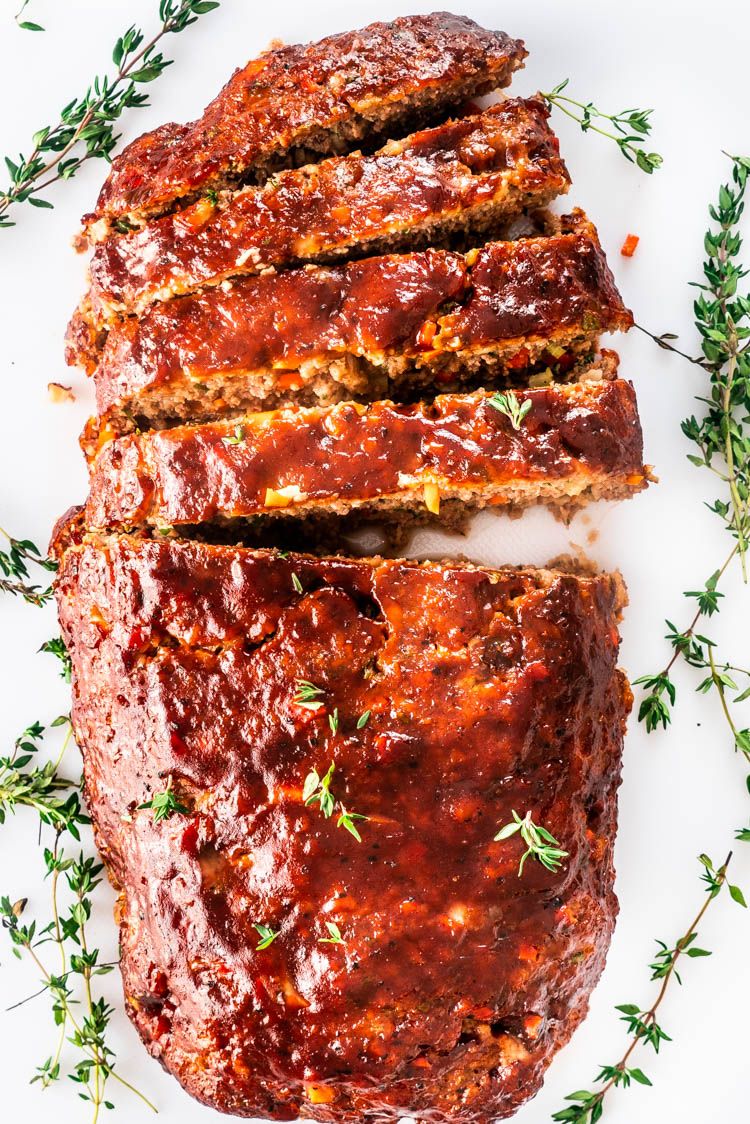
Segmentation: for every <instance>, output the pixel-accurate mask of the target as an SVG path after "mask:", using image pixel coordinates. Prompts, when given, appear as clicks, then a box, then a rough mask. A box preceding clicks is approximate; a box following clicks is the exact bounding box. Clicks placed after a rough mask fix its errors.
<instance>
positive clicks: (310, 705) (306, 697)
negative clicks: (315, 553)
mask: <svg viewBox="0 0 750 1124" xmlns="http://www.w3.org/2000/svg"><path fill="white" fill-rule="evenodd" d="M293 576H295V577H296V575H293ZM324 694H325V691H324V690H323V688H322V687H316V686H315V684H314V683H311V682H310V680H309V679H298V680H297V691H296V693H295V695H294V701H295V702H296V703H297V704H298V705H299V706H303V707H306V709H307V710H320V708H321V707H322V706H323V703H322V702H321V701H320V696H321V695H324Z"/></svg>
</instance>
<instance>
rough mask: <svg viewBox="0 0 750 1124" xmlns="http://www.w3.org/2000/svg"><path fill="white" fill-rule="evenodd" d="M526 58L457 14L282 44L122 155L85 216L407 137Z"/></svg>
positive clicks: (132, 221)
mask: <svg viewBox="0 0 750 1124" xmlns="http://www.w3.org/2000/svg"><path fill="white" fill-rule="evenodd" d="M525 56H526V51H525V50H524V47H523V44H522V43H520V42H518V41H517V40H515V39H510V38H509V37H508V36H507V35H504V34H503V33H502V32H499V31H485V29H484V28H481V27H479V26H478V25H477V24H476V23H474V21H473V20H470V19H467V18H466V17H465V16H455V15H452V14H450V13H449V12H435V13H433V14H431V15H418V16H405V17H403V18H400V19H396V20H394V21H393V23H373V24H370V26H369V27H366V28H364V29H362V30H361V31H350V32H345V33H343V34H340V35H331V36H329V38H327V39H322V40H321V41H320V42H318V43H312V44H309V45H308V46H299V45H294V46H282V47H275V48H273V49H272V50H269V51H267V52H266V53H265V54H263V55H261V56H260V58H257V59H253V60H252V61H251V62H249V63H248V64H247V65H246V66H245V67H243V68H241V69H239V70H236V71H235V73H234V74H233V75H232V77H231V78H230V79H229V82H228V83H227V84H226V86H225V87H224V89H223V90H222V91H221V93H220V94H219V95H218V97H216V98H215V99H214V100H213V101H212V102H211V104H210V105H209V106H208V107H207V108H206V110H205V112H204V113H203V116H202V117H200V118H199V119H198V120H197V121H193V122H191V123H190V124H188V125H177V124H175V123H171V124H167V125H162V126H161V127H160V128H158V129H155V130H154V131H153V132H151V133H146V134H145V135H144V136H142V137H139V138H138V139H137V140H135V141H133V142H132V144H130V145H128V147H127V148H126V149H125V151H124V152H123V153H122V154H121V155H120V156H117V157H116V158H115V160H114V161H113V164H112V171H111V172H110V175H109V177H108V179H107V181H106V182H105V184H104V187H103V188H102V190H101V193H100V195H99V199H98V201H97V205H96V209H95V210H94V212H93V213H92V214H89V215H86V216H84V224H85V227H86V229H87V230H88V234H89V237H91V238H93V239H99V238H102V237H106V236H107V235H108V234H110V233H112V231H113V230H118V229H119V230H122V229H125V230H127V229H128V228H129V227H131V226H133V225H139V224H141V223H142V222H143V221H145V220H146V219H148V218H149V217H151V216H153V215H158V214H163V213H164V212H165V211H169V210H171V209H172V208H174V207H175V206H178V205H180V204H183V203H185V202H190V201H192V200H193V199H194V198H195V197H196V196H197V195H199V194H201V193H205V191H206V190H208V189H216V188H221V187H225V186H227V185H236V184H238V183H240V182H242V181H249V182H253V181H255V182H257V181H259V180H262V179H263V178H265V177H266V176H267V175H269V174H270V173H271V172H273V171H275V170H276V169H277V168H279V167H289V166H294V165H295V164H299V163H304V162H305V160H306V159H307V158H308V157H309V156H311V155H313V154H318V155H324V156H328V155H332V154H334V153H338V152H344V151H346V150H347V149H350V148H352V147H355V146H356V145H357V144H360V143H362V142H363V141H366V142H368V143H370V144H372V143H373V142H377V141H378V140H379V139H380V140H382V138H384V137H387V136H394V135H395V136H398V135H399V134H400V135H402V136H403V135H404V133H405V132H408V131H410V128H412V127H413V126H414V125H415V124H416V123H419V122H423V121H427V122H430V121H434V120H439V119H440V118H441V117H444V116H445V115H446V114H449V113H450V111H451V110H452V109H453V108H455V107H456V106H459V105H460V104H461V103H462V102H463V101H465V99H467V98H471V97H474V96H475V95H477V94H483V93H488V92H489V91H491V90H495V89H498V88H499V87H503V86H507V84H508V83H509V82H510V79H511V76H512V74H513V72H514V71H515V70H517V69H518V68H519V67H520V66H522V65H523V60H524V58H525Z"/></svg>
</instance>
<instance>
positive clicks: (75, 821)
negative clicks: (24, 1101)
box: [0, 716, 155, 1124]
mask: <svg viewBox="0 0 750 1124" xmlns="http://www.w3.org/2000/svg"><path fill="white" fill-rule="evenodd" d="M63 725H67V730H66V734H65V738H64V740H63V743H62V747H61V749H60V751H59V753H58V756H57V758H56V760H54V761H51V762H48V763H47V764H45V765H43V766H41V767H39V766H34V767H33V768H29V766H30V765H31V764H32V762H33V760H34V758H35V755H36V754H37V752H38V751H39V749H40V748H41V745H42V740H43V738H44V734H45V729H44V727H43V726H42V724H41V723H40V722H34V723H32V725H31V726H29V727H28V729H27V730H25V731H24V732H23V734H21V736H20V737H19V738H18V739H17V741H16V744H15V747H14V750H13V753H12V754H11V755H10V756H9V757H5V758H2V759H0V823H3V822H4V821H5V818H6V814H7V813H8V812H11V813H14V812H16V811H17V810H18V808H20V807H27V808H31V809H33V810H34V811H35V812H36V813H37V815H38V816H39V819H40V822H41V823H42V824H47V825H49V826H50V827H51V828H52V829H53V831H54V841H53V844H52V846H51V847H46V848H45V850H44V863H45V869H46V877H47V878H49V880H50V884H51V903H52V920H51V921H50V922H48V924H47V925H45V926H44V927H40V926H39V925H38V924H37V922H36V921H35V920H32V921H30V922H29V923H28V924H27V923H25V921H24V920H23V917H24V913H25V909H26V900H25V899H21V900H20V901H17V902H11V900H10V898H8V897H7V896H6V897H3V898H0V921H1V922H2V926H3V928H4V929H5V930H6V931H7V934H8V936H9V938H10V941H11V943H12V945H13V952H14V954H15V955H16V956H17V957H19V958H20V957H23V956H24V955H28V956H29V957H30V959H31V960H32V962H33V963H34V965H35V966H36V968H37V970H38V971H39V973H40V975H41V982H42V988H41V992H38V993H37V994H44V993H46V994H48V995H49V997H50V998H51V1000H52V1013H53V1017H54V1021H55V1025H56V1026H57V1028H58V1034H57V1044H56V1048H55V1050H54V1052H53V1053H52V1054H50V1056H49V1057H47V1058H46V1060H45V1061H44V1062H43V1063H42V1064H41V1065H40V1066H38V1067H37V1072H36V1074H35V1076H34V1077H33V1078H32V1082H39V1083H40V1084H41V1085H42V1086H43V1087H46V1086H48V1085H50V1084H52V1083H53V1082H54V1081H57V1080H59V1078H60V1077H61V1073H62V1055H63V1050H64V1047H65V1044H66V1042H67V1043H69V1044H70V1045H72V1046H73V1047H74V1048H75V1049H76V1051H77V1057H76V1058H75V1060H74V1061H73V1064H72V1068H71V1070H70V1073H69V1076H70V1077H71V1079H72V1080H73V1081H74V1082H76V1084H78V1086H79V1087H80V1092H79V1096H81V1097H82V1099H83V1100H86V1101H89V1102H90V1103H91V1105H92V1108H93V1121H92V1124H96V1121H97V1120H98V1118H99V1112H100V1109H101V1107H102V1106H104V1107H106V1108H111V1107H112V1102H111V1101H110V1100H109V1099H107V1097H106V1095H105V1088H106V1086H107V1083H108V1082H109V1081H110V1080H114V1081H116V1082H118V1083H119V1084H120V1085H122V1086H124V1087H125V1088H127V1089H129V1090H131V1091H132V1092H133V1093H134V1094H135V1095H136V1096H138V1097H140V1098H141V1099H142V1100H143V1101H144V1102H145V1103H146V1104H147V1105H149V1107H151V1108H154V1106H153V1105H152V1104H151V1102H150V1101H148V1100H147V1099H146V1098H145V1097H144V1096H143V1094H142V1093H140V1092H139V1091H138V1090H137V1089H135V1088H134V1086H132V1085H131V1084H130V1082H128V1081H126V1080H125V1079H124V1078H123V1077H121V1076H120V1074H119V1073H118V1072H117V1071H116V1069H115V1056H114V1053H113V1051H112V1049H111V1048H110V1046H109V1045H108V1042H107V1037H106V1032H107V1028H108V1024H109V1020H110V1017H111V1015H112V1008H111V1007H110V1006H109V1005H108V1004H107V1003H106V1002H105V1001H104V999H103V998H100V997H99V998H97V997H96V996H95V995H94V990H93V980H94V978H95V977H97V976H100V975H104V974H106V973H107V972H109V971H111V969H112V967H113V965H111V964H105V963H101V962H100V954H99V950H98V949H96V948H93V947H91V945H90V943H89V938H88V931H87V925H88V922H89V920H90V918H91V911H92V898H91V895H92V894H93V892H94V891H95V890H96V888H97V886H98V885H99V883H100V882H101V877H100V875H101V872H102V866H101V864H99V863H97V862H96V860H95V859H93V858H86V857H84V855H83V854H80V855H79V856H78V858H73V857H68V856H66V854H65V852H64V850H63V847H62V845H61V841H62V839H63V837H64V836H65V835H66V833H67V834H69V835H70V836H71V837H72V838H73V839H75V840H77V841H80V828H81V826H82V825H84V824H88V823H89V822H90V820H89V818H88V816H87V815H86V814H85V812H84V810H83V808H82V806H81V802H80V797H79V792H80V781H70V780H67V779H65V778H63V777H61V776H60V774H59V772H58V770H59V768H60V765H61V763H62V758H63V755H64V753H65V750H66V747H67V745H68V743H69V741H70V738H71V736H72V727H71V725H70V720H69V718H68V717H67V716H62V717H60V718H57V719H55V721H54V722H53V723H51V728H54V727H60V726H63ZM63 882H64V883H65V884H66V885H67V888H68V891H69V900H68V902H67V904H65V903H64V902H63V901H62V899H61V896H60V891H61V889H62V884H63ZM44 945H52V946H54V947H55V949H56V952H57V955H58V956H59V968H58V969H51V968H50V967H49V965H48V964H47V963H46V962H45V960H44V959H43V953H42V946H44ZM77 984H78V985H79V986H76V985H77ZM81 1005H82V1009H80V1010H79V1008H81ZM154 1111H155V1110H154Z"/></svg>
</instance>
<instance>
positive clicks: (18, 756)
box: [0, 715, 90, 840]
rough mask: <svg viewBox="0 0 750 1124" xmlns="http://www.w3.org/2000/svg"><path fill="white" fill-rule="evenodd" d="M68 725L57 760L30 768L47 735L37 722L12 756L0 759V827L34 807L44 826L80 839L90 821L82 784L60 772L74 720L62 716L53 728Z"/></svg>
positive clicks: (16, 744)
mask: <svg viewBox="0 0 750 1124" xmlns="http://www.w3.org/2000/svg"><path fill="white" fill-rule="evenodd" d="M65 725H67V731H66V733H65V738H64V740H63V743H62V748H61V750H60V753H59V754H58V757H57V760H55V761H48V762H46V763H45V764H44V765H36V764H33V767H32V768H29V766H30V765H32V763H33V762H34V761H35V759H36V755H37V754H38V752H39V750H40V748H41V746H42V742H43V739H44V735H45V728H44V726H42V725H41V723H40V722H33V723H32V724H31V726H29V727H28V728H27V729H26V730H24V732H23V733H22V734H21V735H20V737H18V738H17V739H16V742H15V745H14V747H13V751H12V753H11V754H10V755H8V756H6V757H0V824H3V823H5V820H6V818H7V816H8V814H11V815H13V814H14V813H15V812H16V811H17V809H18V808H33V809H34V811H35V812H36V813H37V814H38V816H39V819H40V820H41V822H42V823H45V824H49V825H50V827H52V828H54V829H55V831H56V832H58V833H60V832H63V831H67V832H69V833H70V834H71V835H72V836H73V838H74V839H77V840H80V833H79V827H80V825H81V824H87V823H89V822H90V821H89V818H88V816H86V815H85V813H84V811H83V808H82V807H81V800H80V794H79V793H80V784H79V782H78V781H71V780H68V779H67V778H65V777H62V776H61V775H60V773H59V772H58V770H59V768H60V765H61V763H62V759H63V755H64V753H65V750H66V749H67V746H68V743H69V742H70V738H71V736H72V732H73V730H72V727H71V725H70V719H69V718H68V716H67V715H61V716H60V717H59V718H56V719H55V720H54V722H52V723H51V724H50V729H55V728H56V727H59V726H65Z"/></svg>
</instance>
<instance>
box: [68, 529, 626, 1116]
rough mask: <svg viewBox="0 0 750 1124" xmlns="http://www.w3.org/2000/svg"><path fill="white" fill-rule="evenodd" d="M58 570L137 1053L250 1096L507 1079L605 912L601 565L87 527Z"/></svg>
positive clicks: (564, 1006) (348, 1094) (569, 1011)
mask: <svg viewBox="0 0 750 1124" xmlns="http://www.w3.org/2000/svg"><path fill="white" fill-rule="evenodd" d="M57 598H58V604H59V611H60V619H61V624H62V630H63V636H64V639H65V642H66V644H67V645H68V650H69V651H70V654H71V658H72V666H73V712H72V719H73V724H74V729H75V733H76V737H77V739H78V741H79V743H80V745H81V747H82V750H83V754H84V760H85V777H86V795H87V799H88V805H89V808H90V811H91V815H92V817H93V820H94V823H95V826H96V830H97V834H98V839H99V842H100V845H101V848H102V853H103V855H104V857H105V859H106V862H107V864H108V867H109V870H110V874H111V876H112V878H113V880H114V882H115V885H116V886H117V887H118V888H119V891H120V894H121V903H120V911H119V912H120V917H121V950H122V956H121V969H122V974H123V980H124V987H125V995H126V1001H127V1009H128V1011H129V1014H130V1016H131V1018H132V1020H133V1022H134V1023H135V1025H136V1027H137V1028H138V1031H139V1033H140V1034H141V1036H142V1038H143V1040H144V1042H145V1043H146V1045H147V1046H148V1049H149V1050H150V1051H151V1053H152V1054H153V1055H154V1056H156V1057H158V1058H159V1059H160V1060H161V1061H162V1063H163V1064H164V1065H165V1066H166V1067H167V1069H168V1070H170V1071H171V1072H172V1073H173V1074H175V1075H176V1076H177V1077H178V1078H179V1080H180V1081H181V1082H182V1084H183V1085H184V1086H185V1088H186V1089H187V1090H188V1091H189V1092H190V1093H191V1094H192V1095H193V1096H195V1097H197V1098H198V1099H199V1100H201V1101H203V1102H205V1103H207V1104H209V1105H213V1106H214V1107H216V1108H218V1109H220V1110H222V1111H224V1112H230V1113H235V1114H237V1115H240V1116H246V1117H257V1116H261V1117H271V1118H274V1119H281V1120H291V1119H294V1118H296V1117H297V1116H298V1115H302V1116H304V1117H308V1118H312V1119H315V1120H320V1121H329V1122H333V1121H335V1122H337V1124H355V1122H356V1124H361V1122H362V1121H364V1120H370V1119H372V1120H377V1121H383V1122H387V1121H394V1122H395V1121H396V1120H398V1119H399V1117H402V1116H405V1115H415V1116H417V1117H419V1118H421V1119H425V1120H429V1121H430V1122H431V1124H449V1122H450V1124H474V1122H476V1124H480V1122H481V1124H485V1122H486V1121H487V1120H491V1119H493V1118H496V1117H505V1116H508V1115H509V1114H511V1113H512V1112H513V1110H514V1109H515V1108H517V1107H518V1105H519V1104H520V1103H522V1102H523V1101H525V1100H526V1099H527V1098H528V1097H529V1096H531V1095H532V1094H533V1093H534V1092H535V1091H536V1090H537V1089H538V1087H539V1085H540V1083H541V1080H542V1076H543V1074H544V1071H545V1069H546V1067H547V1065H548V1064H549V1062H550V1060H551V1058H552V1056H553V1055H554V1053H555V1052H556V1051H557V1050H558V1049H559V1047H560V1046H561V1045H563V1044H564V1043H565V1042H566V1041H567V1039H568V1038H569V1037H570V1035H571V1033H572V1032H573V1030H574V1029H575V1027H576V1026H577V1024H578V1023H579V1022H580V1020H581V1019H582V1018H583V1016H584V1015H585V1013H586V1009H587V1005H588V997H589V994H590V992H591V989H592V987H593V986H594V984H595V982H596V980H597V978H598V976H599V974H600V972H601V970H602V966H603V964H604V959H605V956H606V952H607V947H608V944H609V940H610V935H611V933H612V929H613V924H614V919H615V915H616V911H617V904H616V899H615V896H614V893H613V889H612V882H613V868H612V850H613V844H614V837H615V831H616V807H617V798H616V791H617V787H618V783H619V775H620V755H621V746H622V736H623V726H624V722H625V717H626V715H627V712H628V709H629V706H630V693H629V690H628V686H627V683H626V680H625V679H624V677H623V675H622V674H621V673H620V672H619V671H617V669H616V663H617V648H618V635H617V619H618V615H619V610H620V607H621V605H622V602H623V590H622V585H621V583H620V581H619V580H618V578H617V577H615V576H607V575H601V576H598V577H592V576H581V575H576V574H572V573H561V572H559V571H554V570H490V569H486V568H483V567H473V566H470V565H468V564H463V563H458V562H446V563H441V564H439V565H438V564H421V565H420V564H417V563H413V562H403V561H391V562H383V561H379V560H377V559H373V560H364V561H363V560H357V561H354V560H347V559H342V558H335V559H316V558H312V557H308V556H301V555H291V556H287V557H282V556H280V555H279V554H277V553H276V552H273V551H251V550H247V549H242V548H231V547H215V546H214V547H211V546H207V545H205V544H202V543H181V542H173V541H168V540H162V541H150V540H138V539H134V538H130V537H127V536H124V537H118V536H115V537H110V538H97V537H96V536H87V537H85V538H84V540H83V541H82V542H81V543H80V545H73V546H70V547H69V548H68V549H67V550H66V551H65V552H64V554H63V557H62V560H61V567H60V571H59V575H58V579H57ZM321 783H322V785H323V790H324V792H325V799H322V797H321V795H320V794H321V792H322V790H321ZM167 787H170V788H171V790H172V792H173V794H174V797H175V800H176V803H177V808H176V809H175V810H174V811H173V812H172V813H171V814H170V815H167V816H165V817H163V818H159V817H157V816H155V815H154V812H153V809H152V808H151V807H149V806H148V805H149V803H150V802H151V801H152V799H153V797H154V796H155V794H157V793H160V792H163V791H164V790H165V789H166V788H167ZM316 792H317V793H318V794H319V798H318V799H315V793H316ZM144 805H146V807H144ZM514 812H516V813H517V814H519V815H520V816H522V817H523V816H526V815H527V814H529V815H530V816H531V817H532V819H533V822H534V823H536V824H540V825H543V826H544V827H545V828H546V829H548V830H549V831H550V832H551V833H552V834H553V835H554V836H555V837H556V838H557V840H559V842H560V846H561V848H562V849H563V850H564V851H566V852H568V854H567V856H566V857H565V858H564V859H563V863H562V866H561V867H560V869H558V870H556V871H554V870H553V871H551V870H547V869H545V868H544V867H543V866H542V865H540V863H538V862H536V861H534V860H533V859H529V860H527V862H526V864H525V867H524V870H523V877H519V861H520V859H521V857H522V855H523V852H524V844H523V843H522V841H521V839H520V837H519V836H518V835H516V836H514V837H513V838H510V839H506V840H505V841H500V842H498V841H495V836H496V834H497V833H498V831H499V829H500V828H501V827H503V826H504V825H505V824H507V823H509V822H511V821H512V817H513V813H514ZM352 829H354V830H352ZM261 927H263V928H261ZM264 934H265V938H264Z"/></svg>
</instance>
